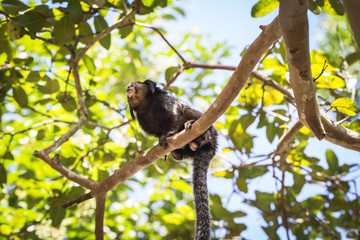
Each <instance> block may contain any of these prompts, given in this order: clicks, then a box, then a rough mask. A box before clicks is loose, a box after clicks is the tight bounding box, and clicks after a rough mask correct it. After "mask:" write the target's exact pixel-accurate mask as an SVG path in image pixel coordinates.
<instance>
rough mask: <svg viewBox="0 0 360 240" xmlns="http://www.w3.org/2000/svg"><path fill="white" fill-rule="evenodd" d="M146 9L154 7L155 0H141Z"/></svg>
mask: <svg viewBox="0 0 360 240" xmlns="http://www.w3.org/2000/svg"><path fill="white" fill-rule="evenodd" d="M141 2H142V3H143V4H144V6H145V7H152V5H154V2H155V0H141Z"/></svg>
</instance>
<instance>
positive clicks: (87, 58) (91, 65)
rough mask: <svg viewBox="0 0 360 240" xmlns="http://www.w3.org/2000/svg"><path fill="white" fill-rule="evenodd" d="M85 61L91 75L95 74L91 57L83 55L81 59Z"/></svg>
mask: <svg viewBox="0 0 360 240" xmlns="http://www.w3.org/2000/svg"><path fill="white" fill-rule="evenodd" d="M82 60H83V61H84V63H85V66H86V68H87V69H88V70H89V73H90V74H92V75H95V74H96V66H95V63H94V61H93V59H92V58H90V57H89V56H88V55H84V57H83V59H82Z"/></svg>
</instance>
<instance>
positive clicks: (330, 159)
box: [326, 149, 339, 173]
mask: <svg viewBox="0 0 360 240" xmlns="http://www.w3.org/2000/svg"><path fill="white" fill-rule="evenodd" d="M326 161H327V163H328V165H329V170H330V171H331V172H332V173H337V172H338V170H339V160H338V158H337V157H336V155H335V153H334V152H333V151H331V150H330V149H327V150H326Z"/></svg>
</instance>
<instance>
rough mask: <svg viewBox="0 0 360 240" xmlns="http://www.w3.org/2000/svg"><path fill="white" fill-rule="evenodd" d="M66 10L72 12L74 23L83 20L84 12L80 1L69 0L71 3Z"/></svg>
mask: <svg viewBox="0 0 360 240" xmlns="http://www.w3.org/2000/svg"><path fill="white" fill-rule="evenodd" d="M65 11H66V12H68V13H70V16H71V17H72V19H73V21H74V23H79V22H80V21H81V20H82V17H83V15H82V14H83V12H82V9H81V4H80V1H78V0H69V4H68V6H67V8H66V10H65Z"/></svg>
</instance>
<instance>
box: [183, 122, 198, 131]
mask: <svg viewBox="0 0 360 240" xmlns="http://www.w3.org/2000/svg"><path fill="white" fill-rule="evenodd" d="M195 121H196V120H189V121H187V122H186V123H185V124H184V127H185V129H186V130H188V129H190V128H191V127H192V125H193V123H194V122H195Z"/></svg>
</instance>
